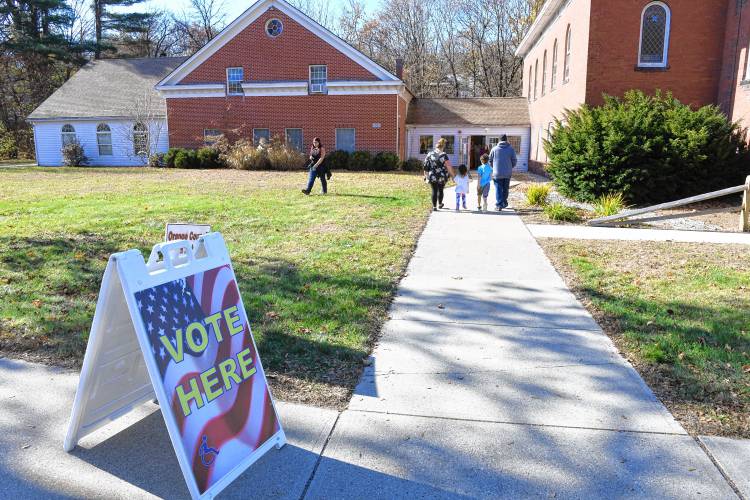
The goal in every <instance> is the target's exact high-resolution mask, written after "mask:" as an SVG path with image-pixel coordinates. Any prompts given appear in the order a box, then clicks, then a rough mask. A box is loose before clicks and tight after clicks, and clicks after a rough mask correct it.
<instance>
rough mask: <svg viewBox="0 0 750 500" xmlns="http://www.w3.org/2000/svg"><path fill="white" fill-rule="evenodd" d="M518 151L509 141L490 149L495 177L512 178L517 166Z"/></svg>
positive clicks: (493, 176) (493, 175)
mask: <svg viewBox="0 0 750 500" xmlns="http://www.w3.org/2000/svg"><path fill="white" fill-rule="evenodd" d="M517 161H518V160H517V159H516V152H515V151H514V150H513V146H511V145H510V143H508V142H501V143H499V144H498V145H497V146H495V147H494V148H492V151H490V165H492V178H493V179H510V177H511V175H512V174H513V168H514V167H515V166H516V162H517Z"/></svg>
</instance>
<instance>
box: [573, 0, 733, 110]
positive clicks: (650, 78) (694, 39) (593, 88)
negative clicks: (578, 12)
mask: <svg viewBox="0 0 750 500" xmlns="http://www.w3.org/2000/svg"><path fill="white" fill-rule="evenodd" d="M665 3H667V4H668V5H669V7H670V8H671V11H672V21H671V34H670V43H669V55H668V64H669V68H668V69H667V70H666V71H654V70H652V71H639V70H636V68H635V67H636V64H637V63H638V47H639V38H640V26H641V12H642V11H643V7H644V6H645V5H646V4H648V1H646V0H610V1H603V0H599V1H597V0H594V1H593V2H592V4H591V9H592V10H591V33H590V42H589V62H588V65H589V71H588V84H587V88H586V102H588V103H590V104H600V103H601V102H602V98H601V94H602V93H603V92H606V93H608V94H612V95H617V96H620V95H622V94H623V93H624V92H625V91H626V90H630V89H634V88H635V89H641V90H643V91H644V92H648V93H652V92H653V91H654V90H656V89H662V90H671V91H672V92H673V93H674V95H675V97H677V98H678V99H680V100H681V101H682V102H684V103H686V104H692V105H697V106H701V105H706V104H711V103H714V102H715V100H716V95H717V92H718V88H719V75H720V72H721V65H722V51H723V47H724V33H725V29H724V26H725V25H726V12H727V0H676V1H675V0H672V1H668V2H665Z"/></svg>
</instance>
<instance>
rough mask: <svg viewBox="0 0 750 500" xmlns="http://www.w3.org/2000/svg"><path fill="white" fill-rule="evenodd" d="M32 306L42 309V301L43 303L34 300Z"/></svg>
mask: <svg viewBox="0 0 750 500" xmlns="http://www.w3.org/2000/svg"><path fill="white" fill-rule="evenodd" d="M31 304H32V305H33V306H34V307H36V308H37V309H39V308H40V307H42V301H41V300H39V299H34V300H32V301H31Z"/></svg>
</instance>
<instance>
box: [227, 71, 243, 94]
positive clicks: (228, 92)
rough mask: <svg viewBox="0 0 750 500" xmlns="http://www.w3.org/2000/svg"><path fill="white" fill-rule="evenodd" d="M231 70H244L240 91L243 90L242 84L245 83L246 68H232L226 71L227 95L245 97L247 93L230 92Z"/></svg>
mask: <svg viewBox="0 0 750 500" xmlns="http://www.w3.org/2000/svg"><path fill="white" fill-rule="evenodd" d="M231 69H241V70H242V80H241V81H240V89H242V84H243V83H245V68H243V67H242V66H232V67H229V68H227V69H226V76H227V80H226V81H227V86H226V89H227V95H245V93H244V92H243V91H242V90H240V91H239V92H230V91H229V70H231Z"/></svg>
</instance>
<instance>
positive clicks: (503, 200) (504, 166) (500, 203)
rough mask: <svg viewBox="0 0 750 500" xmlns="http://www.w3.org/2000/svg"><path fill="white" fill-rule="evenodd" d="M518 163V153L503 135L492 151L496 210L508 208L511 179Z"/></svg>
mask: <svg viewBox="0 0 750 500" xmlns="http://www.w3.org/2000/svg"><path fill="white" fill-rule="evenodd" d="M517 161H518V160H517V159H516V152H515V151H514V150H513V146H511V145H510V143H509V142H508V136H507V135H505V134H503V136H502V137H500V142H499V143H498V145H497V146H495V147H494V148H492V151H490V165H492V181H493V182H494V183H495V210H502V209H503V208H507V207H508V191H509V190H510V177H511V175H512V174H513V168H514V167H515V166H516V162H517Z"/></svg>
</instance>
